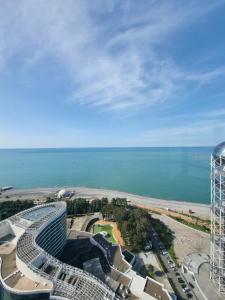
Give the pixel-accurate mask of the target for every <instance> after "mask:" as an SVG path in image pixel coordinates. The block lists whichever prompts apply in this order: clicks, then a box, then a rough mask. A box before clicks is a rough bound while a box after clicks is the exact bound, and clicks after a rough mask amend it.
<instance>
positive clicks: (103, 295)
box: [0, 202, 116, 300]
mask: <svg viewBox="0 0 225 300" xmlns="http://www.w3.org/2000/svg"><path fill="white" fill-rule="evenodd" d="M66 240H67V226H66V204H65V202H55V203H49V204H45V205H41V206H37V207H34V208H31V209H28V210H26V211H23V212H21V213H19V214H17V215H15V216H13V217H11V218H9V219H7V220H4V221H2V222H0V299H1V300H3V299H4V300H12V299H18V300H19V299H23V300H25V299H34V300H37V299H55V300H56V299H57V300H59V299H64V300H65V299H74V300H78V299H79V300H113V299H116V296H115V293H114V292H113V291H112V290H111V289H110V288H109V287H108V286H107V285H106V284H104V283H103V282H101V281H100V280H99V279H98V278H96V277H94V276H93V275H91V274H89V273H87V272H85V271H83V270H81V269H79V268H76V267H73V266H71V265H68V264H65V263H63V262H61V261H59V260H58V257H59V256H60V254H61V253H62V251H63V248H64V245H65V243H66Z"/></svg>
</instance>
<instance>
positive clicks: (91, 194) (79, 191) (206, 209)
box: [0, 187, 210, 219]
mask: <svg viewBox="0 0 225 300" xmlns="http://www.w3.org/2000/svg"><path fill="white" fill-rule="evenodd" d="M63 188H66V189H68V190H70V191H74V192H75V195H74V198H78V197H83V198H88V199H90V200H91V199H94V198H102V197H107V198H108V199H109V200H111V199H112V198H115V197H120V198H127V200H128V201H129V202H130V203H131V204H133V205H144V206H148V207H149V208H151V207H155V208H162V209H166V210H174V211H175V210H176V211H177V212H183V213H188V211H189V209H191V210H192V211H193V212H194V215H195V216H199V217H200V218H203V219H210V206H209V205H206V204H202V203H194V202H185V201H174V200H165V199H157V198H152V197H147V196H140V195H135V194H131V193H126V192H121V191H117V190H109V189H97V188H89V187H54V188H32V189H12V190H9V191H7V192H4V193H3V194H2V195H1V197H0V201H4V200H9V199H11V200H16V199H34V200H36V199H39V200H42V199H44V198H46V197H48V196H49V197H50V196H52V195H54V194H55V193H57V192H58V191H59V190H61V189H63ZM6 196H7V197H9V198H6Z"/></svg>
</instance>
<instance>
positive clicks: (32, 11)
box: [0, 0, 225, 112]
mask: <svg viewBox="0 0 225 300" xmlns="http://www.w3.org/2000/svg"><path fill="white" fill-rule="evenodd" d="M222 3H224V1H213V2H212V1H189V2H188V3H187V4H186V5H183V4H182V3H180V1H168V2H163V1H162V2H158V1H146V2H145V3H144V2H141V3H138V2H135V1H134V2H132V1H126V2H125V1H124V2H121V1H103V2H102V1H93V2H92V1H71V0H68V1H67V3H66V5H65V2H64V1H54V3H53V2H46V1H42V0H38V1H20V2H19V3H15V2H14V1H10V0H9V1H2V3H1V11H0V68H1V69H2V72H5V71H6V70H7V68H10V64H11V62H12V61H13V60H14V59H15V57H16V58H17V59H18V60H19V61H20V64H19V65H20V66H21V69H22V70H23V71H24V72H25V73H27V76H29V70H31V69H32V68H37V67H38V64H39V63H43V62H45V61H47V60H48V58H49V57H51V58H53V59H54V61H55V62H56V63H57V64H58V65H60V66H62V67H63V68H64V70H65V71H66V72H67V74H68V78H70V81H71V82H72V87H73V91H71V99H72V100H71V101H74V102H76V103H79V104H80V105H88V106H92V107H95V108H98V110H101V111H102V110H109V111H115V112H117V111H121V110H122V111H123V110H128V109H130V110H137V109H144V108H146V107H150V106H154V105H161V104H162V103H165V102H166V101H170V100H171V99H173V98H175V97H176V96H177V94H179V92H180V91H183V90H184V89H185V82H192V83H194V84H200V85H205V84H208V83H209V82H210V81H212V80H214V79H215V78H218V77H219V76H225V69H224V68H218V69H212V70H206V71H204V72H190V71H189V70H184V69H182V68H181V67H180V66H179V65H178V64H177V63H176V62H175V61H173V59H172V58H171V57H170V56H169V55H167V56H161V55H160V54H159V53H158V51H157V47H158V46H159V45H163V43H164V42H165V41H166V40H167V39H168V37H169V36H170V35H171V34H173V33H174V32H176V31H178V30H180V29H181V28H182V27H185V26H189V25H190V24H192V23H194V22H195V21H196V20H197V19H199V18H201V17H203V16H205V15H206V14H208V13H210V12H211V11H212V10H214V9H215V8H216V7H218V6H219V5H221V4H222Z"/></svg>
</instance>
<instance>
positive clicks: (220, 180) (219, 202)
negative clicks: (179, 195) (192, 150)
mask: <svg viewBox="0 0 225 300" xmlns="http://www.w3.org/2000/svg"><path fill="white" fill-rule="evenodd" d="M210 240H211V243H210V278H211V279H212V280H213V281H214V283H215V284H216V286H217V288H218V291H219V292H220V293H222V294H225V142H224V143H221V144H219V145H218V146H217V147H216V148H215V150H214V152H213V154H212V156H211V239H210Z"/></svg>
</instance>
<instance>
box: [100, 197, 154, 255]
mask: <svg viewBox="0 0 225 300" xmlns="http://www.w3.org/2000/svg"><path fill="white" fill-rule="evenodd" d="M102 214H103V217H104V218H106V219H113V220H114V221H115V222H116V223H117V224H118V227H119V230H120V232H121V234H122V237H123V239H124V241H125V243H126V244H127V245H131V246H132V247H133V250H135V251H140V250H143V249H144V248H145V246H146V244H147V243H148V241H149V240H150V233H151V216H150V214H149V213H148V212H147V211H146V210H144V209H141V208H134V207H131V206H128V205H127V204H126V205H125V206H124V203H121V204H120V205H118V203H117V204H116V205H115V202H113V201H112V202H111V203H109V204H108V205H106V206H105V207H104V208H103V210H102Z"/></svg>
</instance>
